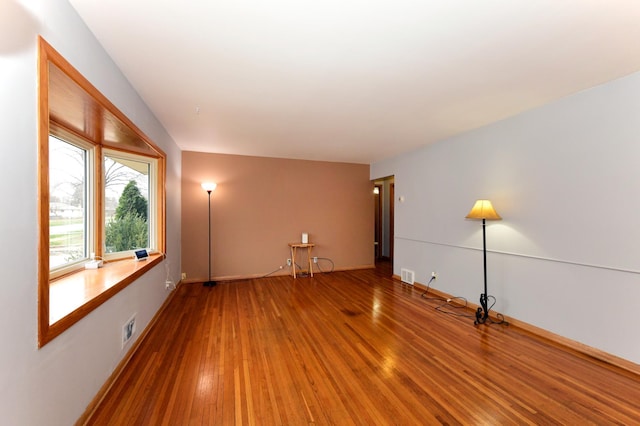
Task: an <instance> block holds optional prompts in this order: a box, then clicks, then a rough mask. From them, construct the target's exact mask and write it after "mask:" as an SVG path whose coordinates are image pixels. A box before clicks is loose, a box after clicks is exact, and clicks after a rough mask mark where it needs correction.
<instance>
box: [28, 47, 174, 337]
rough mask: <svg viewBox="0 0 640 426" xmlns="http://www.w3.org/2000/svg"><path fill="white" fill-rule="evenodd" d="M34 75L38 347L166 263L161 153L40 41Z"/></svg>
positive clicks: (52, 50)
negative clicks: (145, 254) (144, 253)
mask: <svg viewBox="0 0 640 426" xmlns="http://www.w3.org/2000/svg"><path fill="white" fill-rule="evenodd" d="M38 72H39V100H38V103H39V116H40V120H39V121H40V127H39V156H38V157H39V163H40V164H39V166H40V167H39V199H40V210H39V215H38V218H39V219H38V220H39V227H40V233H39V234H40V245H39V247H40V250H39V263H38V276H39V277H38V281H39V283H38V297H39V304H38V305H39V308H38V311H39V312H38V315H39V319H38V325H39V345H40V346H42V345H44V344H46V343H47V342H49V341H50V340H52V339H53V338H55V337H56V336H57V335H59V334H60V333H62V332H63V331H64V330H66V329H67V328H68V327H70V326H71V325H73V324H74V323H75V322H77V321H79V320H80V319H81V318H83V317H84V316H85V315H87V314H88V313H89V312H91V310H93V309H95V308H96V307H98V306H100V304H102V303H104V302H105V301H106V300H108V299H109V298H110V297H111V296H113V295H114V294H116V293H117V292H118V291H120V290H121V289H122V288H124V287H126V286H127V285H128V284H130V283H131V282H133V281H135V280H136V279H137V278H138V277H140V276H141V275H142V274H144V273H145V272H146V271H148V270H149V269H151V268H152V267H154V266H155V265H157V264H158V263H159V262H160V261H161V260H162V258H163V253H164V250H165V246H164V244H165V201H164V200H165V199H164V197H165V194H164V177H165V154H164V153H163V152H162V150H160V149H159V148H158V147H157V146H156V145H155V144H153V143H152V142H151V141H150V140H149V139H148V138H147V137H146V136H145V135H144V134H143V133H142V132H141V131H140V130H139V129H138V128H137V127H136V126H135V125H134V124H133V123H132V122H131V121H130V120H129V119H128V118H127V117H126V116H125V115H124V114H122V112H120V111H119V110H118V109H117V108H116V107H115V106H114V105H113V104H111V102H109V100H108V99H106V98H105V97H104V96H103V95H102V94H101V93H100V92H99V91H98V90H97V89H96V88H95V87H93V86H92V85H91V84H90V83H89V82H88V81H87V80H86V79H85V78H84V77H83V76H82V75H81V74H80V73H79V72H78V71H77V70H75V69H74V68H73V67H72V66H71V65H70V64H69V63H68V62H67V61H66V60H65V59H64V58H62V57H61V56H60V54H59V53H57V52H56V51H55V50H54V49H53V48H52V47H51V46H50V45H49V44H47V42H46V41H44V40H43V39H42V38H40V39H39V69H38ZM138 248H147V249H149V250H150V251H151V252H152V253H154V252H155V253H156V255H155V256H152V257H151V258H150V260H149V261H146V262H135V261H133V259H132V257H133V255H132V254H133V251H134V250H135V249H138ZM94 256H95V257H96V258H97V259H102V260H103V261H105V262H106V263H105V265H104V267H103V268H100V269H99V270H87V269H85V264H86V263H87V262H88V261H89V260H91V259H92V258H93V257H94ZM105 271H106V272H105Z"/></svg>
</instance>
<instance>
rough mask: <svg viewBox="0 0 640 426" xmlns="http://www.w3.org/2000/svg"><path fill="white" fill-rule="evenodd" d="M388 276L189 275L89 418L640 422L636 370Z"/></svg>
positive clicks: (103, 421) (151, 421) (153, 421)
mask: <svg viewBox="0 0 640 426" xmlns="http://www.w3.org/2000/svg"><path fill="white" fill-rule="evenodd" d="M390 275H391V274H390V270H389V269H388V268H387V269H384V268H379V269H376V270H362V271H345V272H334V273H329V274H316V275H314V277H313V278H309V277H307V278H298V279H296V280H293V279H292V278H291V277H269V278H262V279H252V280H243V281H235V282H221V283H219V284H218V285H217V286H216V287H213V288H208V287H203V286H200V285H197V284H188V285H181V286H179V287H178V289H177V290H176V294H175V297H174V298H173V300H172V301H171V303H170V304H169V306H168V307H167V309H166V312H165V313H164V315H163V317H162V318H160V319H159V321H158V322H157V323H156V324H155V326H154V329H152V330H151V331H150V332H149V334H148V335H147V338H146V339H145V341H144V342H142V344H141V345H140V346H139V348H138V350H137V352H136V353H135V354H134V356H133V357H132V359H131V361H130V362H129V364H128V365H127V366H126V368H125V369H124V371H123V372H122V373H121V375H120V377H119V378H118V380H116V382H115V383H114V384H113V386H112V388H111V389H110V391H109V393H108V394H107V395H106V396H105V398H104V399H103V401H102V402H101V404H100V405H99V406H98V407H97V408H96V410H95V412H94V414H93V416H92V417H91V418H90V419H89V421H88V424H91V425H122V424H127V425H129V424H136V425H159V424H166V425H206V424H209V425H228V424H235V425H256V424H257V425H267V424H268V425H271V424H274V425H280V424H282V425H303V424H307V425H309V424H314V425H325V424H326V425H330V424H336V425H374V424H375V425H386V424H402V425H410V424H447V425H467V424H518V425H523V424H530V425H538V424H548V425H552V424H598V425H601V424H640V378H639V377H638V376H636V375H634V374H632V373H630V372H628V371H625V370H622V369H619V368H616V367H614V366H611V365H608V364H605V363H603V362H601V361H598V360H595V359H593V358H591V357H589V356H587V355H583V354H580V353H578V352H575V351H573V350H571V349H567V348H565V347H562V346H560V345H558V344H556V343H553V342H550V341H548V340H545V339H542V338H539V337H536V336H534V335H532V334H531V333H529V332H526V331H524V330H521V329H518V328H516V327H513V326H501V325H496V324H493V325H489V326H487V325H482V326H474V325H473V312H470V311H464V310H460V309H455V308H454V307H453V306H446V303H442V301H437V300H429V297H421V296H422V293H423V291H422V290H420V289H417V288H413V287H411V286H408V285H405V284H402V283H399V282H397V281H393V280H392V279H391V278H390ZM427 296H429V295H427ZM439 306H440V308H438V309H436V307H439ZM442 310H445V311H449V312H451V313H455V314H466V315H469V316H470V317H468V318H465V317H463V316H454V315H446V314H445V313H443V312H442Z"/></svg>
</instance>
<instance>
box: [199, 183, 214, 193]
mask: <svg viewBox="0 0 640 426" xmlns="http://www.w3.org/2000/svg"><path fill="white" fill-rule="evenodd" d="M216 186H218V184H216V183H215V182H202V189H204V190H205V191H207V192H211V191H215V189H216Z"/></svg>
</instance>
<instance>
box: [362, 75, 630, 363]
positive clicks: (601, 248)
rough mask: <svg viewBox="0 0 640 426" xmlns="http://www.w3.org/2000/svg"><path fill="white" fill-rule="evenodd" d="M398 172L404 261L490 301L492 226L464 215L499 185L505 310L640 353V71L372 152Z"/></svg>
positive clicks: (494, 280)
mask: <svg viewBox="0 0 640 426" xmlns="http://www.w3.org/2000/svg"><path fill="white" fill-rule="evenodd" d="M389 175H395V183H396V191H395V195H396V209H395V236H396V241H395V262H394V273H395V274H399V272H400V268H408V269H412V270H415V271H416V280H417V281H419V282H422V283H426V281H427V280H428V277H430V274H431V271H438V272H439V278H438V281H437V282H436V283H435V287H436V288H439V289H441V290H442V291H444V292H447V293H450V294H452V295H459V296H464V297H466V298H468V299H469V300H471V301H473V302H475V303H478V298H479V294H480V293H481V292H482V286H483V272H482V227H481V223H480V222H477V221H469V220H465V219H464V217H465V215H466V214H467V213H468V212H469V210H470V209H471V207H472V205H473V203H474V201H475V200H476V199H478V198H488V199H490V200H492V202H493V205H494V207H495V208H496V210H497V211H498V213H499V214H500V215H501V216H502V217H503V219H504V220H502V221H500V222H488V226H487V248H488V250H489V251H490V253H489V254H488V259H487V262H488V281H489V294H492V295H494V296H495V297H496V298H497V304H496V306H495V307H494V310H496V311H498V312H502V313H504V314H506V315H508V316H511V317H514V318H517V319H519V320H522V321H525V322H527V323H529V324H533V325H535V326H538V327H541V328H544V329H546V330H549V331H552V332H554V333H557V334H560V335H562V336H565V337H568V338H570V339H573V340H576V341H579V342H582V343H585V344H587V345H589V346H592V347H595V348H599V349H601V350H604V351H606V352H609V353H611V354H614V355H617V356H620V357H622V358H625V359H627V360H630V361H632V362H635V363H640V339H638V338H637V336H638V331H637V324H638V308H639V307H640V226H638V217H640V216H639V215H640V196H639V195H640V194H639V193H640V74H634V75H631V76H628V77H626V78H623V79H619V80H616V81H613V82H609V83H607V84H604V85H602V86H598V87H595V88H592V89H590V90H588V91H585V92H581V93H578V94H575V95H573V96H570V97H567V98H565V99H562V100H560V101H557V102H555V103H553V104H549V105H546V106H544V107H542V108H539V109H536V110H532V111H529V112H526V113H523V114H521V115H519V116H516V117H512V118H510V119H507V120H504V121H501V122H499V123H495V124H493V125H490V126H486V127H484V128H481V129H477V130H475V131H472V132H469V133H466V134H464V135H460V136H458V137H453V138H450V139H448V140H444V141H441V142H439V143H436V144H433V145H428V146H425V147H423V148H421V149H419V150H417V151H414V152H410V153H406V154H404V155H401V156H398V157H396V158H391V159H387V160H385V161H381V162H379V163H376V164H373V165H372V167H371V178H372V179H375V178H379V177H382V176H389ZM400 196H404V197H405V202H404V203H399V202H398V198H399V197H400ZM425 308H426V306H425ZM470 326H472V325H471V324H470Z"/></svg>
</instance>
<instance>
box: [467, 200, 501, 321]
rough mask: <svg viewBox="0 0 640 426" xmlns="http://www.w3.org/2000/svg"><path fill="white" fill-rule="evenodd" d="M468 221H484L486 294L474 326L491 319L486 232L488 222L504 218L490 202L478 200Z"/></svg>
mask: <svg viewBox="0 0 640 426" xmlns="http://www.w3.org/2000/svg"><path fill="white" fill-rule="evenodd" d="M466 218H467V219H476V220H479V219H482V253H483V255H484V293H482V294H481V295H480V307H479V308H478V310H477V311H476V320H475V321H474V324H484V323H485V322H486V321H487V319H488V318H489V309H490V308H489V301H488V299H489V294H488V293H487V235H486V232H485V227H486V222H485V221H487V220H501V219H502V218H501V217H500V215H499V214H498V213H496V211H495V210H494V209H493V206H492V205H491V201H489V200H478V201H476V203H475V204H474V205H473V208H472V209H471V211H470V212H469V214H468V215H467V216H466Z"/></svg>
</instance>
